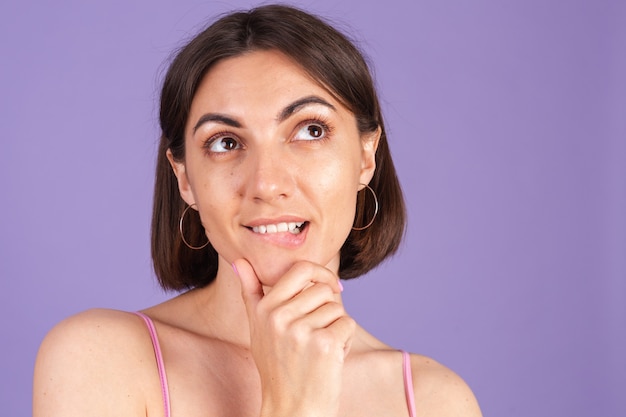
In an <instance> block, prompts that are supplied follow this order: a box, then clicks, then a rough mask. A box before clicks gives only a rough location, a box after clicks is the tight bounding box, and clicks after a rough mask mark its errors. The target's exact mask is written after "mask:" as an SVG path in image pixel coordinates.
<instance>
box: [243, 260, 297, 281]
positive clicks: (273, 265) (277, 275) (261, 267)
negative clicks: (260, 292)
mask: <svg viewBox="0 0 626 417" xmlns="http://www.w3.org/2000/svg"><path fill="white" fill-rule="evenodd" d="M249 262H250V264H251V265H252V268H253V269H254V272H255V273H256V276H257V277H258V278H259V282H260V283H261V284H262V285H263V286H264V287H273V286H274V285H276V283H277V282H278V281H280V279H281V278H282V277H283V276H284V275H285V274H286V273H287V272H288V271H289V269H291V267H292V266H293V264H294V263H295V261H293V260H292V261H278V262H277V261H273V262H269V263H268V262H267V260H263V261H260V262H255V261H252V260H249Z"/></svg>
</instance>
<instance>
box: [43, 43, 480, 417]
mask: <svg viewBox="0 0 626 417" xmlns="http://www.w3.org/2000/svg"><path fill="white" fill-rule="evenodd" d="M185 140H186V143H185V145H186V154H185V158H184V160H182V161H176V160H174V159H173V158H172V157H171V154H170V155H169V158H170V162H171V165H172V169H173V170H174V173H175V174H176V176H177V178H178V182H179V189H180V193H181V196H182V197H183V199H184V200H185V201H186V202H187V203H188V204H190V205H191V204H195V205H194V208H197V209H198V211H199V213H200V218H201V221H202V223H203V225H204V227H205V230H206V234H207V237H208V238H209V239H210V240H211V243H212V244H213V246H214V247H215V248H216V250H217V252H218V253H219V268H218V273H217V277H216V280H215V281H214V282H213V283H212V284H211V285H209V286H207V287H206V288H202V289H196V290H192V291H189V292H187V293H184V294H182V295H180V296H178V297H176V298H173V299H171V300H169V301H167V302H165V303H163V304H160V305H157V306H155V307H152V308H149V309H147V310H145V311H144V312H145V313H146V314H148V315H149V316H150V317H151V318H152V319H153V320H154V322H155V324H156V327H157V331H158V334H159V340H160V342H161V347H162V350H163V355H164V358H165V363H166V369H167V374H168V380H169V384H170V394H171V402H172V413H173V415H175V416H176V415H178V416H190V417H193V416H207V415H230V416H256V417H258V416H272V417H281V416H285V417H286V416H289V417H293V416H294V415H297V416H301V417H307V416H311V417H313V416H320V417H321V416H324V417H329V416H345V417H350V416H355V417H356V416H359V417H363V416H381V415H385V416H398V417H406V416H408V411H407V405H406V399H405V395H404V386H403V380H402V372H401V360H402V359H401V354H400V353H399V352H398V351H397V350H395V349H392V348H390V347H389V346H387V345H385V344H383V343H382V342H380V341H378V340H377V339H375V338H374V337H373V336H371V335H370V334H368V333H367V332H366V331H365V330H363V329H362V328H361V327H359V326H358V325H357V324H356V323H355V322H354V320H353V319H352V318H350V317H349V315H348V314H347V313H346V311H345V310H344V308H343V304H342V302H341V286H340V284H339V281H338V278H337V270H338V266H339V249H340V247H341V245H342V243H343V242H344V241H345V239H346V237H347V235H348V233H349V232H350V228H351V226H352V221H353V218H354V212H355V204H356V193H357V191H358V190H359V189H361V188H362V187H363V186H362V185H360V184H367V183H368V182H369V180H370V179H371V177H372V175H373V172H374V170H375V168H376V167H375V162H374V153H375V150H376V146H377V143H378V132H376V133H374V134H369V135H361V134H359V132H358V130H357V128H356V121H355V118H354V115H352V113H351V112H350V111H348V110H347V109H346V108H345V107H343V106H342V105H341V104H340V103H339V102H337V101H336V100H334V99H333V97H332V95H331V94H330V93H329V92H328V91H326V90H325V88H323V86H321V85H319V84H318V83H317V82H315V81H314V80H312V79H311V78H310V77H309V76H308V75H307V74H306V73H305V72H304V71H303V70H302V69H301V68H300V67H299V66H298V65H297V64H296V63H294V62H292V61H291V60H290V59H288V58H287V57H285V56H284V55H282V54H280V53H278V52H274V51H263V52H252V53H248V54H245V55H242V56H239V57H235V58H229V59H226V60H223V61H221V62H219V63H218V64H217V65H216V66H215V67H213V68H212V69H211V71H209V73H208V74H207V75H206V76H205V78H204V80H203V82H202V83H201V85H200V87H199V89H198V92H197V94H196V96H195V97H194V100H193V103H192V107H191V113H190V116H189V120H188V124H187V128H186V139H185ZM281 222H305V224H306V226H305V227H304V229H303V231H302V232H301V233H299V234H291V233H289V232H282V233H275V234H261V233H256V232H255V231H254V230H253V229H252V228H253V227H258V226H259V225H267V224H277V223H281ZM411 362H412V368H413V386H414V390H415V398H416V409H417V415H419V416H480V411H479V408H478V405H477V403H476V400H475V398H474V396H473V394H472V392H471V391H470V390H469V388H468V387H467V385H466V384H465V383H464V382H463V381H462V380H461V379H460V378H459V377H458V376H457V375H455V374H454V373H453V372H452V371H450V370H449V369H447V368H445V367H444V366H442V365H440V364H438V363H436V362H435V361H433V360H432V359H429V358H426V357H424V356H420V355H412V357H411ZM162 407H163V406H162V398H161V393H160V386H159V379H158V374H157V372H156V366H155V361H154V353H153V350H152V345H151V342H150V339H149V336H148V333H147V330H146V328H145V325H144V324H143V322H142V321H141V320H140V319H139V318H138V317H137V316H135V315H132V314H129V313H125V312H119V311H112V310H90V311H87V312H84V313H81V314H78V315H76V316H74V317H71V318H69V319H67V320H65V321H64V322H62V323H60V324H59V325H57V326H56V327H55V328H54V329H53V330H52V331H51V332H50V333H49V334H48V336H47V337H46V339H45V340H44V342H43V343H42V346H41V348H40V352H39V355H38V358H37V363H36V366H35V381H34V400H33V410H34V416H35V417H38V416H52V417H54V416H65V417H72V416H84V415H92V416H119V415H126V416H146V415H147V416H151V417H152V416H162V415H163V410H162Z"/></svg>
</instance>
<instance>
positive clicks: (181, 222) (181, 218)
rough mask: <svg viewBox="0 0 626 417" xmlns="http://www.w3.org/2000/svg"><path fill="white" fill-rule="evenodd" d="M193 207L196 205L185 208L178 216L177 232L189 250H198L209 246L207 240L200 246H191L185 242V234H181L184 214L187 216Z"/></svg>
mask: <svg viewBox="0 0 626 417" xmlns="http://www.w3.org/2000/svg"><path fill="white" fill-rule="evenodd" d="M195 205H196V203H193V204H192V205H190V206H187V208H186V209H185V210H184V211H183V214H182V215H181V216H180V221H179V222H178V230H180V237H181V239H182V240H183V243H184V244H185V245H186V246H187V247H188V248H189V249H194V250H200V249H204V248H206V247H207V245H208V244H209V240H208V239H207V241H206V243H205V244H204V245H202V246H192V245H190V244H189V243H188V242H187V240H186V239H185V233H183V220H185V214H187V211H188V210H189V209H190V208H192V207H193V206H195Z"/></svg>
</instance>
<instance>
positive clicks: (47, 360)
mask: <svg viewBox="0 0 626 417" xmlns="http://www.w3.org/2000/svg"><path fill="white" fill-rule="evenodd" d="M151 358H152V361H153V360H154V359H153V358H154V356H153V353H152V345H151V343H150V339H149V336H147V330H146V328H145V327H144V326H143V324H142V322H141V319H140V318H138V317H137V316H136V315H134V314H132V313H127V312H121V311H115V310H101V309H99V310H89V311H86V312H83V313H80V314H77V315H75V316H72V317H70V318H68V319H66V320H63V321H62V322H61V323H59V324H57V325H56V326H55V327H54V328H53V329H52V330H51V331H50V332H49V333H48V334H47V335H46V337H45V338H44V340H43V342H42V344H41V346H40V348H39V353H38V355H37V360H36V363H35V377H34V385H33V415H34V416H35V417H37V416H44V415H45V416H51V417H54V416H67V417H71V416H79V415H80V416H84V415H98V416H113V415H127V416H133V415H137V416H139V415H143V416H145V415H146V403H147V398H146V392H144V391H145V389H146V388H145V387H146V386H150V385H151V381H152V379H153V378H152V374H151V373H150V370H151V369H152V367H153V366H154V365H153V364H152V363H151V362H152V361H151V360H150V359H151ZM142 380H143V381H142ZM157 391H158V390H157Z"/></svg>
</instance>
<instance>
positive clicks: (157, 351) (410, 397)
mask: <svg viewBox="0 0 626 417" xmlns="http://www.w3.org/2000/svg"><path fill="white" fill-rule="evenodd" d="M135 314H136V315H138V316H139V317H141V318H142V319H143V321H144V322H145V323H146V326H147V327H148V331H149V332H150V339H151V340H152V347H153V348H154V356H155V358H156V363H157V369H158V371H159V380H160V381H161V395H162V396H163V408H164V410H165V417H171V415H172V411H171V408H170V392H169V388H168V385H167V375H166V373H165V364H164V363H163V354H162V353H161V345H160V344H159V338H158V336H157V333H156V329H155V327H154V323H152V320H151V319H150V317H148V316H146V315H145V314H143V313H140V312H135ZM402 376H403V379H404V394H405V396H406V402H407V407H408V409H409V417H415V416H416V413H415V395H414V391H413V376H412V373H411V356H410V355H409V353H408V352H405V351H402Z"/></svg>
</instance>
